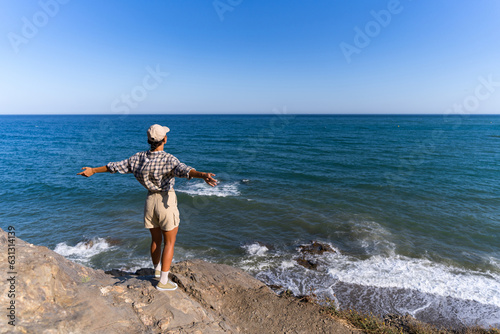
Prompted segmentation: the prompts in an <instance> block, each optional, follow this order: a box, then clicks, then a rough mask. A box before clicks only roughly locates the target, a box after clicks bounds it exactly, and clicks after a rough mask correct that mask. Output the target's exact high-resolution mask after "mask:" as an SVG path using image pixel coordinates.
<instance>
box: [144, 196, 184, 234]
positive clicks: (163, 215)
mask: <svg viewBox="0 0 500 334" xmlns="http://www.w3.org/2000/svg"><path fill="white" fill-rule="evenodd" d="M179 222H180V217H179V209H178V208H177V195H176V194H175V191H174V190H173V189H171V190H169V191H168V192H160V193H149V194H148V197H147V198H146V204H144V227H145V228H155V227H159V228H161V229H162V230H164V231H170V230H173V229H174V228H176V227H178V226H179Z"/></svg>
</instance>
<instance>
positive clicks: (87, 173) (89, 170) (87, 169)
mask: <svg viewBox="0 0 500 334" xmlns="http://www.w3.org/2000/svg"><path fill="white" fill-rule="evenodd" d="M82 169H84V171H83V172H80V173H78V174H76V175H81V176H85V177H90V176H92V175H94V174H95V172H94V169H93V168H92V167H83V168H82Z"/></svg>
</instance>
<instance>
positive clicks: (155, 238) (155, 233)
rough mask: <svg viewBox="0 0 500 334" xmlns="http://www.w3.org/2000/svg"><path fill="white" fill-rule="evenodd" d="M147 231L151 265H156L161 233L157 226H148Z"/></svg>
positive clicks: (159, 251)
mask: <svg viewBox="0 0 500 334" xmlns="http://www.w3.org/2000/svg"><path fill="white" fill-rule="evenodd" d="M149 232H151V260H153V265H154V266H155V267H156V265H157V264H158V263H160V259H161V242H162V238H163V233H162V230H161V229H160V228H159V227H156V228H150V229H149Z"/></svg>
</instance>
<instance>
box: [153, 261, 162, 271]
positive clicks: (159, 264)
mask: <svg viewBox="0 0 500 334" xmlns="http://www.w3.org/2000/svg"><path fill="white" fill-rule="evenodd" d="M153 267H155V270H158V271H161V262H160V263H158V264H157V265H156V266H155V264H154V263H153Z"/></svg>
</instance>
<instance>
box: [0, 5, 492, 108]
mask: <svg viewBox="0 0 500 334" xmlns="http://www.w3.org/2000/svg"><path fill="white" fill-rule="evenodd" d="M0 8H1V11H0V36H1V39H0V64H1V65H0V66H1V67H0V68H1V72H0V73H1V77H0V113H1V114H19V113H23V114H43V113H85V114H87V113H91V114H114V113H117V114H120V113H137V114H141V113H166V114H168V113H273V111H276V110H280V111H283V110H286V111H287V112H289V113H450V112H453V113H470V114H474V113H477V114H484V113H500V34H499V32H500V20H499V19H498V18H499V17H500V2H498V1H496V0H484V1H475V2H473V1H460V2H457V1H431V0H413V1H411V0H401V1H397V0H390V1H340V0H328V1H327V0H315V1H307V0H287V1H285V0H275V1H268V0H266V1H264V0H216V1H213V0H197V1H194V0H193V1H178V0H165V1H160V0H155V1H153V0H149V1H118V0H109V1H102V0H101V1H97V0H86V1H82V0H41V1H29V0H24V1H17V0H0Z"/></svg>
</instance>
